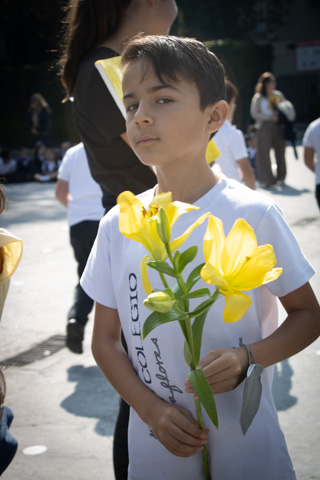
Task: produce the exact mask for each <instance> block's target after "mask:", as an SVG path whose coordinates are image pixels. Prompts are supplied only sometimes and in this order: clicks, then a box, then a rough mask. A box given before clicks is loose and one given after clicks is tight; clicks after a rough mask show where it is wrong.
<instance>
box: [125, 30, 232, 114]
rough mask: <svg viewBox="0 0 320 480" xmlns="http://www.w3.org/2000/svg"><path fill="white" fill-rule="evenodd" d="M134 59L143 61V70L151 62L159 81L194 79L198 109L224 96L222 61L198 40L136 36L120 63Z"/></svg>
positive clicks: (160, 36)
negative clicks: (144, 62) (198, 97)
mask: <svg viewBox="0 0 320 480" xmlns="http://www.w3.org/2000/svg"><path fill="white" fill-rule="evenodd" d="M137 59H138V60H143V61H144V60H145V61H146V64H145V69H146V70H147V68H148V67H149V65H150V63H151V65H152V67H153V68H154V72H155V74H156V76H157V77H158V78H159V80H160V81H161V82H162V83H166V81H167V80H171V81H174V82H179V80H180V79H183V80H186V81H187V82H190V83H194V84H195V85H196V87H197V89H198V91H199V94H200V108H201V110H204V109H205V108H206V107H207V106H208V105H213V104H214V103H216V102H217V101H219V100H225V99H226V91H225V76H224V68H223V65H222V63H221V62H220V60H219V59H218V58H217V57H216V55H214V53H212V52H210V50H209V49H208V48H207V47H205V46H204V45H203V43H201V42H199V41H198V40H195V39H192V38H180V37H175V36H172V35H150V36H146V37H135V38H134V39H132V40H131V41H130V42H129V43H128V44H127V46H126V47H125V49H124V51H123V52H122V64H123V65H124V66H125V65H126V64H127V63H130V62H131V61H133V60H137ZM146 70H145V72H146Z"/></svg>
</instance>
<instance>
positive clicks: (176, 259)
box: [173, 250, 180, 271]
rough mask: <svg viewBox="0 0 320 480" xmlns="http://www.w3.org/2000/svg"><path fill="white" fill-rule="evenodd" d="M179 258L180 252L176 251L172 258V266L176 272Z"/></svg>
mask: <svg viewBox="0 0 320 480" xmlns="http://www.w3.org/2000/svg"><path fill="white" fill-rule="evenodd" d="M179 258H180V252H179V251H178V250H177V251H176V252H175V254H174V257H173V265H174V268H175V269H176V270H177V271H178V270H179Z"/></svg>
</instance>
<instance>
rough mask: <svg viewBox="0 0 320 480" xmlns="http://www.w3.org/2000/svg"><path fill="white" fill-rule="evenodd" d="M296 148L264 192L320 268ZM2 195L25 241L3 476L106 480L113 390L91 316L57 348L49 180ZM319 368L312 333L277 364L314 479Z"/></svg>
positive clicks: (109, 477)
mask: <svg viewBox="0 0 320 480" xmlns="http://www.w3.org/2000/svg"><path fill="white" fill-rule="evenodd" d="M299 156H300V159H299V160H298V161H296V160H295V159H294V157H293V154H292V149H291V147H288V149H287V165H288V177H287V182H286V185H285V186H284V187H276V188H274V189H272V190H269V191H265V193H266V194H267V195H271V196H272V197H274V198H275V199H276V201H277V202H278V203H279V205H280V206H281V208H282V209H283V211H284V215H285V217H286V219H287V221H288V223H289V224H290V226H291V227H292V229H293V230H294V232H295V234H296V236H297V238H298V240H299V241H300V243H301V245H302V247H303V249H304V251H305V253H306V255H307V257H308V258H309V259H310V261H311V262H312V264H313V265H314V267H315V268H316V270H317V271H318V272H319V270H320V242H319V232H320V215H319V210H318V207H317V205H316V202H315V199H314V193H313V191H314V176H313V175H312V173H311V172H309V171H308V170H307V169H306V168H305V167H304V165H303V162H302V159H301V157H302V153H301V148H299ZM7 196H8V198H9V200H10V203H9V206H8V208H7V210H6V212H5V213H4V214H3V215H2V216H1V221H0V225H1V226H3V227H5V228H8V229H10V230H11V231H12V232H13V233H15V234H16V235H18V236H20V237H21V238H22V239H23V240H24V254H23V258H22V260H21V264H20V266H19V268H18V270H17V271H16V273H15V274H14V277H13V278H12V282H11V286H10V291H9V295H8V299H7V302H6V305H5V309H4V314H3V318H2V321H1V323H0V363H1V361H3V360H7V359H9V358H11V357H16V358H15V360H14V363H15V366H12V367H10V366H9V367H8V368H7V369H6V378H7V390H8V392H7V400H6V403H7V404H8V405H10V406H11V407H12V408H13V410H14V413H15V419H14V422H13V424H12V433H13V434H14V435H15V436H16V437H17V439H18V441H19V449H18V452H17V455H16V456H15V458H14V460H13V462H12V464H11V465H10V467H9V468H8V469H7V470H6V472H5V473H4V474H3V476H2V478H3V480H44V479H46V480H56V479H57V478H58V479H61V480H69V479H70V480H71V479H72V480H92V479H99V480H100V479H105V480H113V479H114V476H113V469H112V434H113V426H114V421H115V416H116V412H117V402H118V398H117V395H116V394H115V392H114V391H113V389H112V387H111V386H110V385H109V383H108V382H107V380H105V379H104V377H103V376H102V375H101V374H100V372H99V370H98V368H97V367H96V365H95V362H94V360H93V358H92V355H91V352H90V337H91V331H92V319H91V321H90V323H89V325H88V328H87V331H86V337H85V353H84V354H83V355H81V356H77V355H75V354H72V353H71V352H69V351H68V350H67V349H66V348H64V347H63V345H64V332H65V318H66V312H67V310H68V307H69V306H70V302H71V298H72V293H73V286H74V285H75V283H76V265H75V261H74V259H73V256H72V250H71V247H70V246H69V240H68V228H67V224H66V219H65V211H64V209H63V207H61V206H60V205H59V204H58V203H57V202H56V201H55V199H54V185H53V184H51V185H41V184H20V185H9V186H8V187H7ZM293 261H294V259H293ZM312 285H313V287H314V289H315V291H316V294H317V296H318V298H319V299H320V278H319V277H315V278H314V279H312ZM23 352H28V355H27V354H23ZM9 363H10V362H9ZM11 363H12V362H11ZM19 365H21V366H19ZM319 367H320V341H319V340H318V341H317V342H315V343H314V344H313V345H312V346H310V347H309V348H308V349H306V350H305V351H304V352H302V353H300V354H299V355H297V356H295V357H293V358H292V359H290V360H289V361H287V362H283V363H282V364H280V365H278V366H277V370H276V376H275V382H274V396H275V400H276V405H277V408H278V411H279V417H280V422H281V425H282V427H283V429H284V432H285V434H286V437H287V442H288V445H289V449H290V451H291V455H292V459H293V462H294V464H295V467H296V470H297V477H298V479H299V480H311V479H320V458H319V445H320V429H319V397H320V385H319ZM30 447H33V448H30ZM150 480H151V479H150ZM164 480H165V479H164ZM221 480H223V479H221ZM235 480H244V479H235ZM257 480H258V479H257ZM270 480H271V479H270Z"/></svg>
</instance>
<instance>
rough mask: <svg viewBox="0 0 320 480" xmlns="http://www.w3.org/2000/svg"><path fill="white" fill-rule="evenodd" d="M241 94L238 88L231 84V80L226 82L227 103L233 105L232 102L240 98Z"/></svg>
mask: <svg viewBox="0 0 320 480" xmlns="http://www.w3.org/2000/svg"><path fill="white" fill-rule="evenodd" d="M238 95H239V92H238V89H237V87H236V86H235V85H234V84H233V83H232V82H230V80H226V96H227V103H228V104H229V103H231V100H233V99H236V98H238Z"/></svg>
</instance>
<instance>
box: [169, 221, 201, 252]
mask: <svg viewBox="0 0 320 480" xmlns="http://www.w3.org/2000/svg"><path fill="white" fill-rule="evenodd" d="M209 215H210V213H209V212H208V213H204V214H203V215H201V217H199V218H198V219H197V220H196V221H195V222H194V223H193V224H192V225H190V227H188V228H187V230H186V231H185V232H184V233H183V234H182V235H180V237H178V238H176V239H175V240H173V241H172V242H171V243H170V248H171V251H172V252H175V251H176V250H178V248H180V247H181V245H182V244H183V243H184V242H185V241H186V240H187V238H188V237H189V235H190V234H191V233H192V232H193V230H194V229H195V228H196V227H198V226H199V225H201V224H202V223H203V222H204V221H205V220H206V218H208V217H209Z"/></svg>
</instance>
